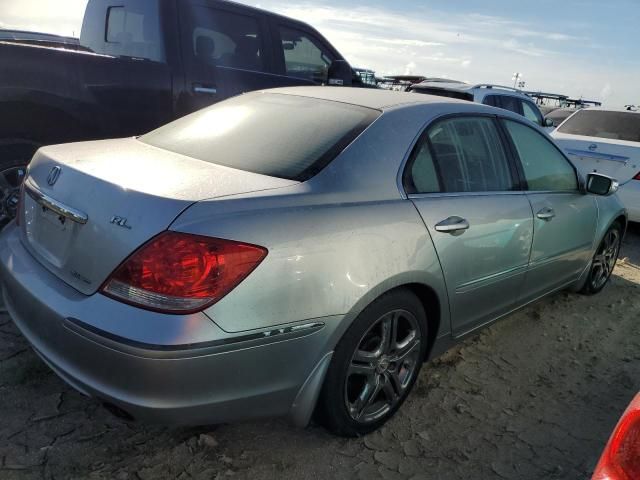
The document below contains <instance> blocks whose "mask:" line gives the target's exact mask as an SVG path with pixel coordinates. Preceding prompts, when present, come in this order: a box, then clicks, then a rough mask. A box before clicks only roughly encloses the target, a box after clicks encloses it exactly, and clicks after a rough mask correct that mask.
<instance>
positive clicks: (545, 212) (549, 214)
mask: <svg viewBox="0 0 640 480" xmlns="http://www.w3.org/2000/svg"><path fill="white" fill-rule="evenodd" d="M555 216H556V212H554V211H553V208H549V207H544V208H543V209H542V210H540V211H539V212H538V213H536V217H538V218H539V219H540V220H551V219H552V218H553V217H555Z"/></svg>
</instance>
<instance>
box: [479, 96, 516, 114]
mask: <svg viewBox="0 0 640 480" xmlns="http://www.w3.org/2000/svg"><path fill="white" fill-rule="evenodd" d="M482 103H484V104H485V105H490V106H492V107H498V108H503V109H505V110H509V111H511V112H515V113H518V114H520V115H522V105H521V102H520V99H519V98H517V97H512V96H511V95H487V96H486V97H484V100H483V101H482Z"/></svg>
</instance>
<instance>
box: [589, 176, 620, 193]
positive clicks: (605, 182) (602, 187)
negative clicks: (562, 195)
mask: <svg viewBox="0 0 640 480" xmlns="http://www.w3.org/2000/svg"><path fill="white" fill-rule="evenodd" d="M619 186H620V185H619V184H618V182H617V181H616V180H614V179H613V178H611V177H607V176H606V175H602V174H600V173H589V174H588V175H587V192H588V193H593V194H594V195H602V196H604V197H608V196H609V195H613V194H614V193H616V192H617V191H618V187H619Z"/></svg>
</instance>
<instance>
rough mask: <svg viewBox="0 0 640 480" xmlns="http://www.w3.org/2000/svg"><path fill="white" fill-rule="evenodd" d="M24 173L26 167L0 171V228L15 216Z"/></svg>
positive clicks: (20, 166) (19, 166) (21, 166)
mask: <svg viewBox="0 0 640 480" xmlns="http://www.w3.org/2000/svg"><path fill="white" fill-rule="evenodd" d="M26 173H27V166H26V165H18V166H14V167H9V168H5V169H3V170H0V228H2V227H3V226H4V225H6V224H7V223H9V222H10V221H11V220H12V219H13V218H15V216H16V212H17V209H18V202H19V198H20V185H22V182H23V180H24V178H25V175H26Z"/></svg>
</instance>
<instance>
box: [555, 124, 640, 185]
mask: <svg viewBox="0 0 640 480" xmlns="http://www.w3.org/2000/svg"><path fill="white" fill-rule="evenodd" d="M552 136H553V137H554V138H555V140H556V142H557V143H558V144H559V145H560V146H561V147H562V148H563V150H564V151H565V152H566V153H567V154H568V155H569V158H570V159H571V160H572V161H573V162H574V163H575V165H576V166H577V167H578V168H579V169H580V170H581V171H582V172H583V173H585V174H587V173H590V172H598V173H602V174H604V175H608V176H610V177H613V178H615V179H616V180H617V181H618V182H620V184H624V183H626V182H628V181H629V180H631V179H632V178H633V177H635V176H636V175H637V174H638V172H640V143H637V142H629V141H623V140H609V139H606V138H598V137H583V136H581V135H571V134H566V133H560V132H557V131H556V132H554V133H553V135H552Z"/></svg>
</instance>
